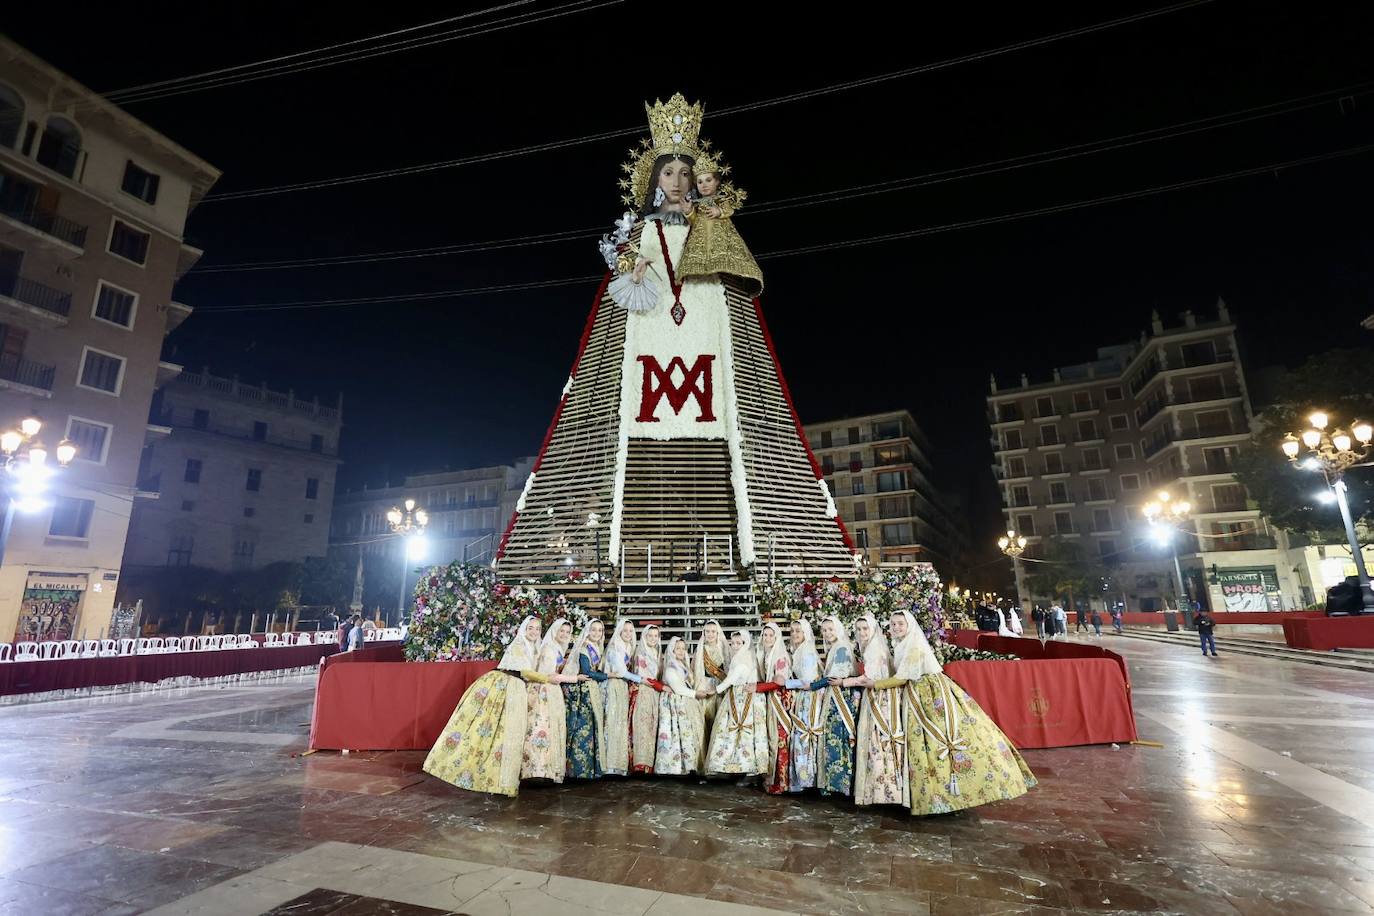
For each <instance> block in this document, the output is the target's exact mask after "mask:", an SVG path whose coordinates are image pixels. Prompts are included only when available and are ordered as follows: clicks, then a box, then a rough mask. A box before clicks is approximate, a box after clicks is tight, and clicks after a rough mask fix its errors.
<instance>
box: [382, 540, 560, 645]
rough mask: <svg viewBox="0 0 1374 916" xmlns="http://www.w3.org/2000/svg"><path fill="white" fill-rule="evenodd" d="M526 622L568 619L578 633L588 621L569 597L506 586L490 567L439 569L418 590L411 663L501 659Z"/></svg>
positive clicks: (408, 636)
mask: <svg viewBox="0 0 1374 916" xmlns="http://www.w3.org/2000/svg"><path fill="white" fill-rule="evenodd" d="M526 617H538V618H539V619H540V621H541V622H543V624H544V626H545V627H546V628H547V627H548V626H549V625H550V624H552V623H553V622H554V621H555V620H557V619H558V618H560V617H566V618H567V619H568V620H569V621H570V622H571V623H572V625H573V632H574V633H578V632H581V630H582V627H583V626H584V625H585V624H586V622H587V614H586V612H585V611H583V610H582V608H581V607H580V606H579V605H578V604H576V603H575V602H572V601H569V600H568V599H567V598H566V597H565V596H564V595H561V594H558V593H557V592H550V591H544V590H542V589H538V588H531V587H529V586H528V585H524V584H514V585H512V584H508V583H505V582H502V581H500V580H499V579H498V578H497V577H496V573H495V572H493V571H492V569H491V568H490V567H489V566H478V565H474V564H465V563H462V562H459V561H455V562H453V563H450V564H449V565H448V566H436V567H434V568H433V569H431V570H430V571H429V572H428V573H426V574H425V575H422V576H421V577H420V581H419V582H418V583H416V586H415V605H414V607H413V608H412V609H411V615H410V630H409V632H408V633H407V634H406V642H405V656H406V660H407V661H423V662H435V661H439V662H446V661H483V660H492V659H498V658H500V657H501V653H502V652H503V651H504V650H505V647H506V644H507V643H508V642H510V640H511V637H512V636H514V635H515V629H516V627H518V626H519V625H520V621H521V620H524V619H525V618H526Z"/></svg>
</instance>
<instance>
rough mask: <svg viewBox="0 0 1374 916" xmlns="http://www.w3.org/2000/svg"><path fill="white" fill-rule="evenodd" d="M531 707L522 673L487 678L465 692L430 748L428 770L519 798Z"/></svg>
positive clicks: (492, 674) (445, 778)
mask: <svg viewBox="0 0 1374 916" xmlns="http://www.w3.org/2000/svg"><path fill="white" fill-rule="evenodd" d="M529 686H535V685H533V684H531V685H529ZM528 707H529V701H528V694H527V693H526V684H525V681H524V680H522V676H521V674H520V673H518V672H514V671H501V670H496V671H489V672H487V673H486V674H484V675H482V676H481V677H480V678H478V679H477V680H476V681H475V682H474V683H473V685H472V686H471V687H470V688H468V691H467V693H465V694H463V698H462V699H461V700H460V701H459V702H458V707H457V708H456V709H455V710H454V711H453V715H452V716H450V717H449V720H448V724H447V725H445V726H444V730H443V731H442V732H440V734H439V739H438V740H437V741H435V742H434V746H433V747H432V748H430V751H429V755H428V756H427V757H426V758H425V763H424V771H425V772H426V773H429V774H430V775H431V776H435V777H437V778H439V779H442V780H443V781H444V782H447V783H450V784H451V785H455V786H457V787H458V788H460V789H470V790H472V791H473V792H490V793H493V794H495V795H511V796H514V795H516V794H518V793H519V791H520V768H521V758H522V750H523V747H524V741H525V722H526V717H527V715H528Z"/></svg>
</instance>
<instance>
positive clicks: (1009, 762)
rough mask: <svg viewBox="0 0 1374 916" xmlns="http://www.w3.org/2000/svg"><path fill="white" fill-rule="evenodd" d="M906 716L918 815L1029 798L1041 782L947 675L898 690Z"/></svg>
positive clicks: (913, 798)
mask: <svg viewBox="0 0 1374 916" xmlns="http://www.w3.org/2000/svg"><path fill="white" fill-rule="evenodd" d="M897 689H899V690H901V692H902V694H903V701H904V702H903V706H904V707H905V713H906V749H907V758H908V761H909V772H910V780H911V783H910V807H911V813H912V814H942V813H945V812H948V811H959V810H962V809H964V808H973V807H975V806H977V805H985V804H988V803H989V802H995V801H1002V800H1005V799H1010V798H1016V797H1018V796H1020V795H1024V794H1025V793H1026V792H1027V791H1029V790H1030V789H1031V788H1032V787H1033V786H1034V785H1035V783H1036V779H1035V776H1034V775H1033V774H1032V773H1031V771H1030V768H1029V767H1027V766H1026V762H1025V761H1024V760H1022V759H1021V755H1020V754H1019V753H1018V752H1017V750H1016V748H1015V747H1013V746H1012V744H1011V742H1010V741H1008V740H1007V736H1006V735H1004V734H1002V730H1001V729H1000V728H998V727H997V725H996V723H994V722H993V721H992V719H991V718H989V717H988V714H987V713H985V712H984V711H983V709H982V707H980V706H979V705H978V703H977V701H975V700H974V699H973V698H972V697H971V696H969V695H968V693H966V692H965V691H964V688H962V687H960V686H959V685H958V684H956V683H954V681H952V680H950V679H949V678H948V677H946V676H945V675H944V674H943V673H936V674H927V675H925V676H923V677H920V678H918V679H916V680H914V681H907V682H906V683H905V684H904V685H903V686H902V687H900V688H897Z"/></svg>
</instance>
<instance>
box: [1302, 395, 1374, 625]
mask: <svg viewBox="0 0 1374 916" xmlns="http://www.w3.org/2000/svg"><path fill="white" fill-rule="evenodd" d="M1307 422H1308V423H1310V424H1311V426H1309V427H1308V428H1307V429H1305V430H1303V432H1302V435H1301V437H1298V436H1294V435H1293V434H1292V433H1289V434H1288V435H1286V436H1284V437H1283V446H1282V448H1283V453H1284V454H1285V455H1287V456H1288V460H1289V462H1290V463H1291V464H1292V465H1293V466H1294V467H1297V468H1302V469H1304V470H1309V471H1321V473H1322V477H1323V479H1325V480H1326V485H1327V486H1328V487H1330V488H1331V489H1332V490H1335V491H1336V504H1337V505H1339V506H1340V508H1341V521H1342V522H1344V523H1345V536H1346V539H1347V540H1349V541H1350V554H1351V556H1353V557H1354V558H1355V572H1356V574H1357V575H1358V576H1359V578H1360V596H1361V598H1362V599H1363V603H1364V607H1365V610H1366V611H1369V610H1374V592H1371V591H1370V588H1369V572H1368V570H1366V569H1365V565H1364V554H1363V552H1361V550H1360V539H1359V537H1358V536H1357V535H1356V534H1355V521H1354V519H1353V518H1352V517H1351V515H1350V503H1349V501H1348V500H1347V499H1346V498H1345V492H1346V487H1345V472H1346V471H1347V470H1349V469H1350V468H1352V467H1357V466H1360V465H1362V464H1365V463H1366V459H1367V458H1369V457H1370V440H1372V439H1374V427H1371V426H1370V425H1369V424H1368V423H1365V422H1362V421H1360V420H1356V421H1355V422H1354V423H1352V424H1351V425H1350V431H1349V432H1346V431H1345V430H1344V429H1341V428H1340V427H1337V428H1336V430H1335V432H1327V426H1329V425H1330V422H1331V418H1330V417H1328V416H1327V415H1326V412H1325V411H1322V410H1318V411H1314V412H1313V413H1312V415H1311V416H1309V417H1308V418H1307ZM1357 442H1358V443H1359V445H1358V446H1357V445H1356V444H1355V443H1357ZM1303 447H1306V449H1307V457H1306V458H1303V459H1301V460H1299V459H1298V453H1299V452H1300V451H1301V450H1302V449H1303Z"/></svg>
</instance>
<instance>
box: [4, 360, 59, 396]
mask: <svg viewBox="0 0 1374 916" xmlns="http://www.w3.org/2000/svg"><path fill="white" fill-rule="evenodd" d="M56 372H57V368H56V367H55V366H45V365H43V364H42V363H35V362H30V361H29V360H27V359H23V358H21V357H19V356H16V355H15V354H13V353H4V354H0V379H4V380H5V381H7V382H17V383H18V384H20V385H28V386H29V387H30V388H42V389H43V390H44V391H52V380H53V376H54V375H55V374H56Z"/></svg>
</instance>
